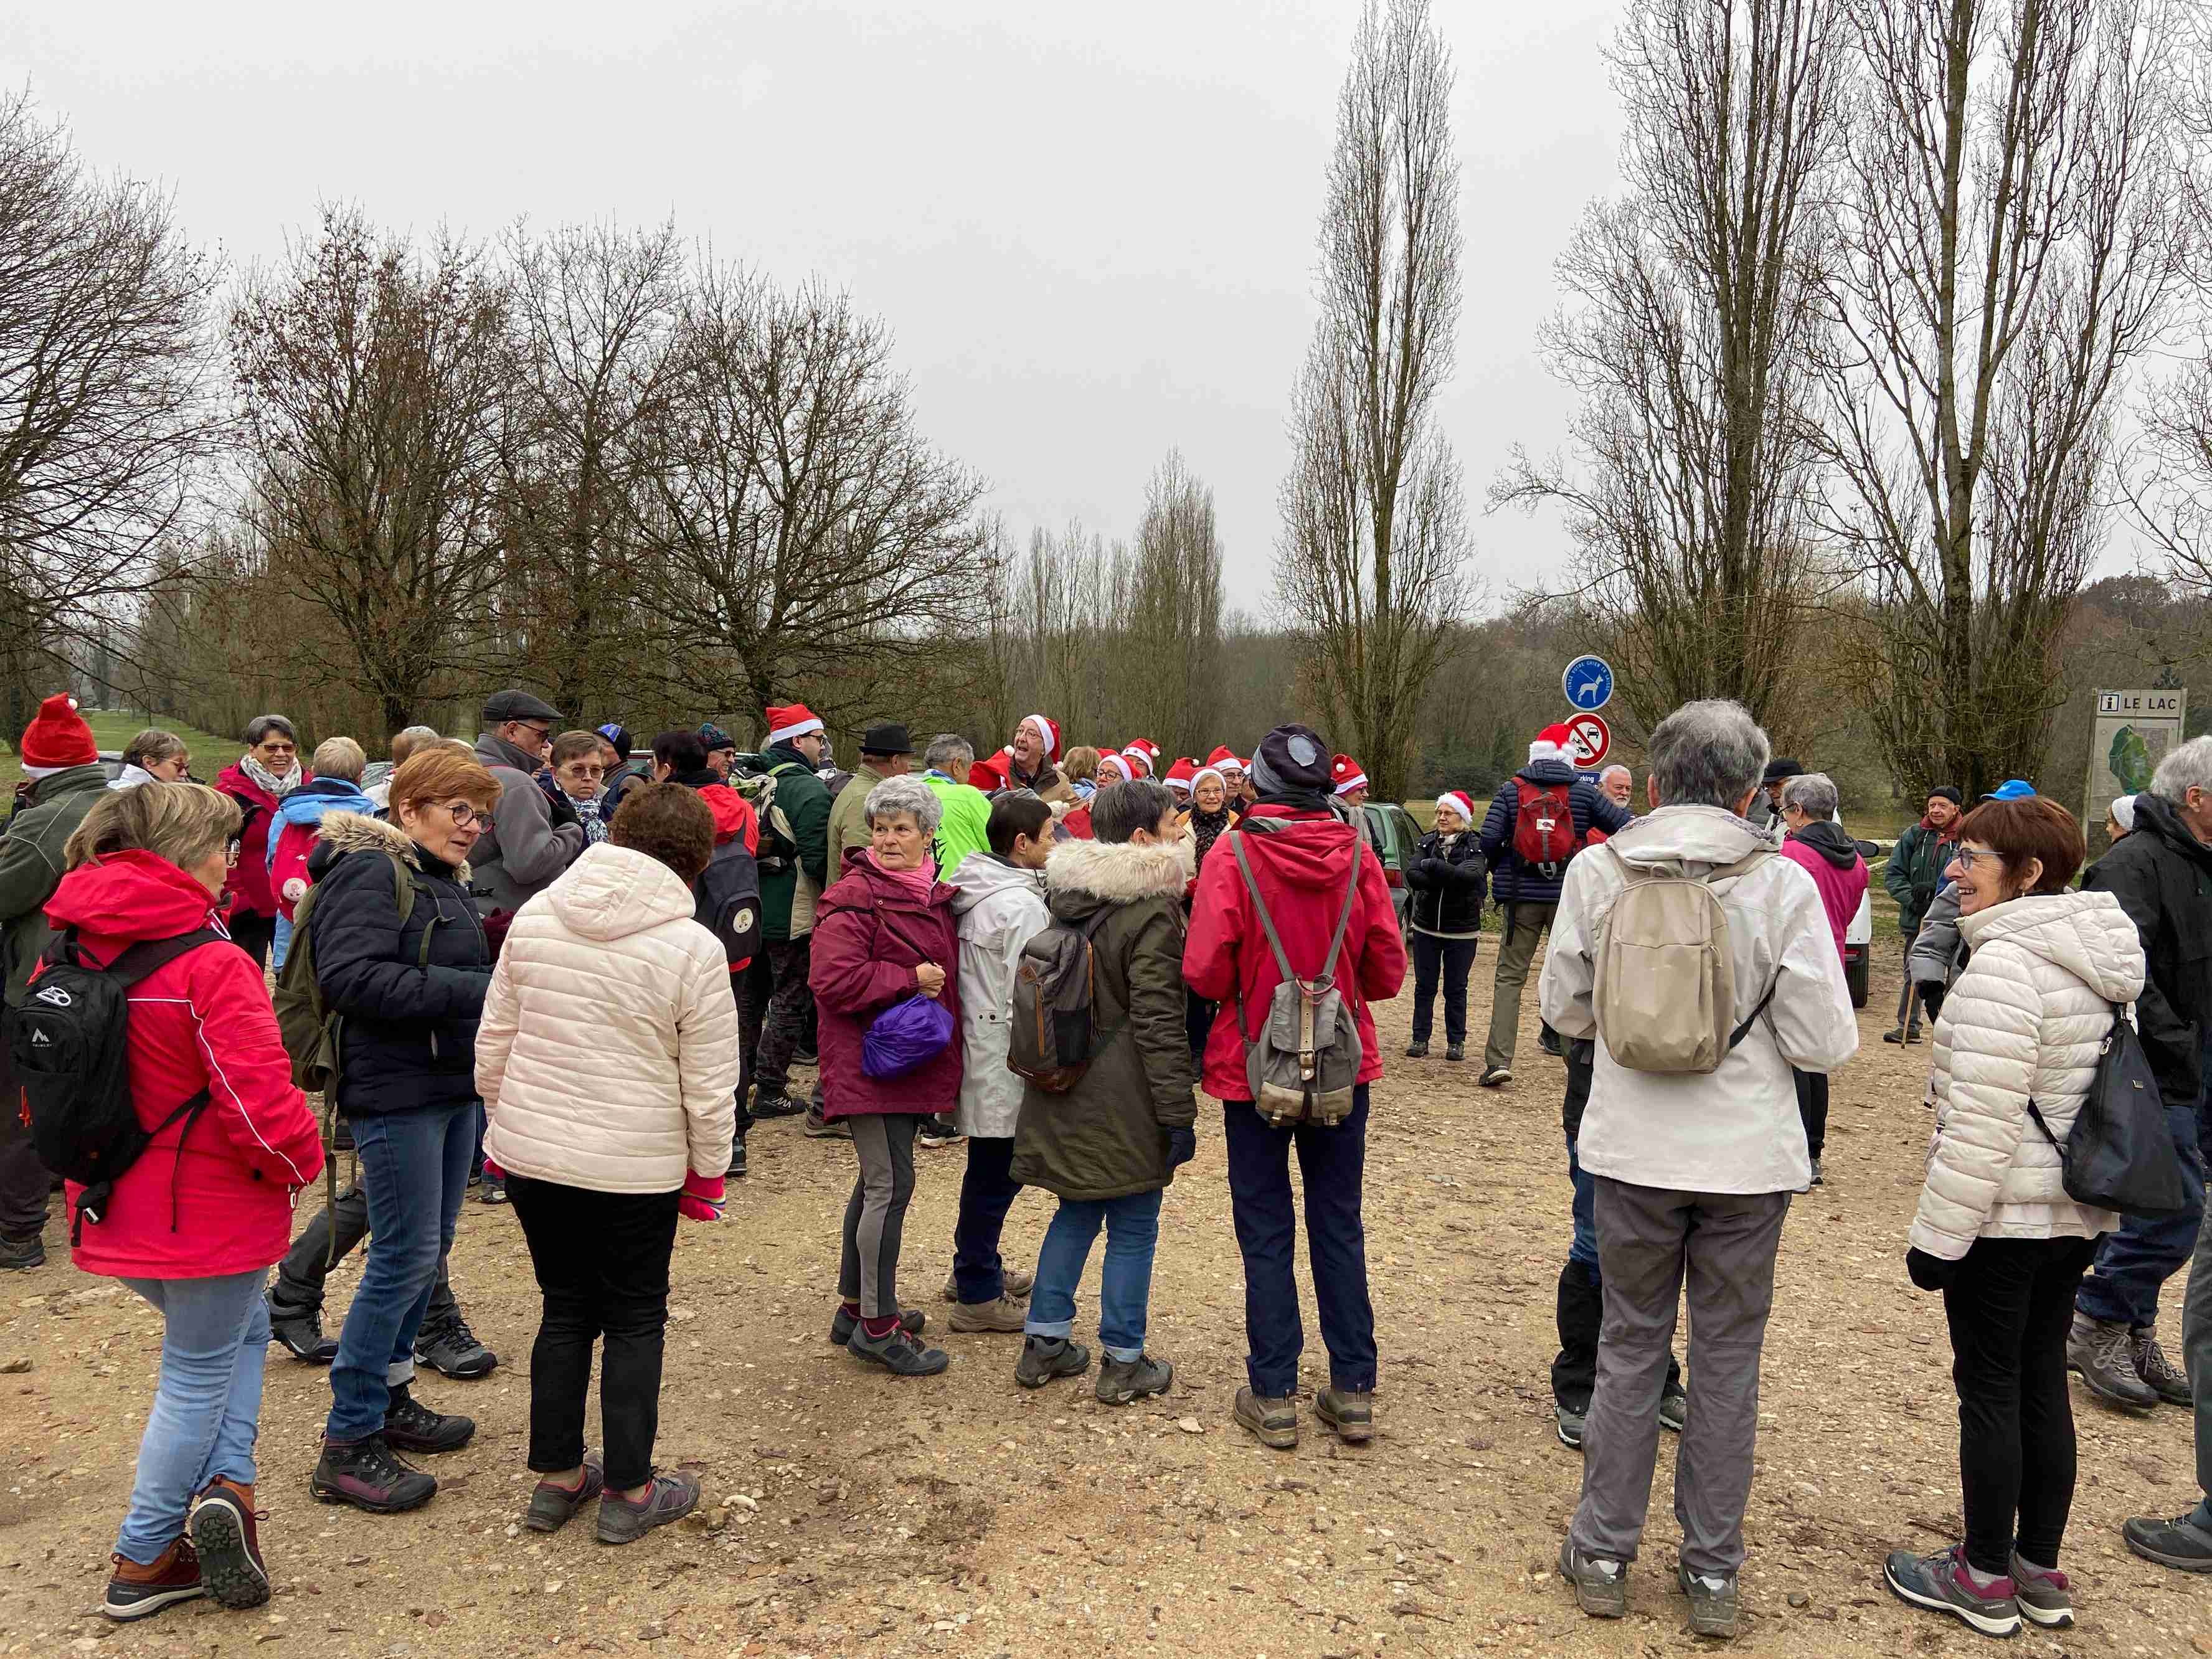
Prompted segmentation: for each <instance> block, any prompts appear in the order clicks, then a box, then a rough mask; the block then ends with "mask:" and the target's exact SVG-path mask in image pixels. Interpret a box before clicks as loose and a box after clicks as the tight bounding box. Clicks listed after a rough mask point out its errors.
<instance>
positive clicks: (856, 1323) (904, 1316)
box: [829, 1302, 929, 1348]
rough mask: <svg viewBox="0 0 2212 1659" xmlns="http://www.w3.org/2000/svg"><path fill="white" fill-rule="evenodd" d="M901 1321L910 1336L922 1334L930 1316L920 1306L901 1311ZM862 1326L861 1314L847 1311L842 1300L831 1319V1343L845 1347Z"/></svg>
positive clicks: (834, 1345)
mask: <svg viewBox="0 0 2212 1659" xmlns="http://www.w3.org/2000/svg"><path fill="white" fill-rule="evenodd" d="M899 1323H900V1324H901V1325H902V1326H903V1327H904V1328H905V1329H906V1333H907V1334H908V1336H920V1335H921V1329H922V1327H923V1326H925V1325H927V1324H928V1323H929V1316H928V1315H927V1314H926V1313H924V1312H922V1310H921V1309H919V1308H905V1309H902V1310H900V1312H899ZM859 1329H860V1316H859V1315H858V1314H853V1313H848V1312H846V1310H845V1304H843V1303H842V1302H840V1303H839V1304H837V1311H836V1314H835V1315H834V1316H832V1317H831V1318H830V1321H829V1341H830V1345H831V1346H833V1347H839V1348H842V1347H843V1346H845V1345H846V1344H847V1343H848V1342H850V1341H851V1340H853V1333H854V1331H857V1330H859Z"/></svg>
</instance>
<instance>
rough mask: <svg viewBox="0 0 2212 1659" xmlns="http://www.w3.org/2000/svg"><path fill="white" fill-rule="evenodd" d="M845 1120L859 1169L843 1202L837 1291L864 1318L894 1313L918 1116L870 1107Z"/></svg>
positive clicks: (911, 1188)
mask: <svg viewBox="0 0 2212 1659" xmlns="http://www.w3.org/2000/svg"><path fill="white" fill-rule="evenodd" d="M845 1121H846V1122H848V1123H849V1124H851V1125H852V1126H853V1150H854V1152H858V1153H859V1154H860V1177H859V1179H857V1180H855V1181H854V1182H853V1196H852V1197H851V1198H850V1199H848V1200H846V1203H845V1249H844V1254H843V1255H842V1258H841V1259H840V1260H839V1261H838V1264H837V1294H838V1296H839V1297H840V1298H841V1299H842V1300H844V1301H847V1302H857V1303H859V1304H860V1317H861V1318H863V1319H896V1318H897V1317H898V1316H899V1313H900V1311H901V1310H900V1308H899V1301H898V1259H899V1246H900V1244H901V1243H903V1242H904V1239H905V1237H906V1206H907V1204H908V1200H911V1199H912V1198H913V1197H914V1132H915V1130H916V1129H918V1128H920V1127H921V1119H920V1118H919V1117H917V1116H915V1115H914V1114H913V1113H911V1112H871V1113H867V1114H865V1115H861V1116H860V1117H848V1118H847V1119H846V1120H845Z"/></svg>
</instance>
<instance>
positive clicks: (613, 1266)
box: [507, 1175, 683, 1492]
mask: <svg viewBox="0 0 2212 1659" xmlns="http://www.w3.org/2000/svg"><path fill="white" fill-rule="evenodd" d="M682 1196H683V1194H682V1193H681V1192H680V1191H678V1192H668V1193H596V1192H592V1191H590V1190H588V1189H586V1188H582V1187H563V1186H560V1185H558V1184H556V1182H550V1181H533V1180H531V1179H529V1178H527V1177H526V1176H518V1175H510V1176H507V1200H508V1202H510V1203H512V1204H513V1206H514V1218H515V1219H516V1220H517V1221H519V1222H520V1223H521V1224H522V1236H523V1237H524V1239H525V1240H526V1241H527V1242H528V1243H529V1245H530V1264H531V1266H532V1267H533V1268H535V1269H536V1271H537V1273H538V1290H539V1291H541V1292H543V1294H544V1300H545V1311H544V1316H543V1317H542V1318H541V1319H540V1320H539V1321H538V1340H537V1341H536V1342H535V1343H534V1344H532V1347H531V1350H530V1467H531V1468H533V1469H535V1470H537V1471H538V1473H539V1474H560V1473H562V1471H565V1470H568V1469H573V1468H575V1467H576V1466H577V1465H578V1464H579V1463H581V1462H583V1461H584V1403H585V1395H586V1394H588V1393H589V1392H590V1390H591V1385H592V1342H593V1341H594V1340H601V1339H604V1341H603V1346H602V1350H601V1352H600V1356H599V1424H600V1427H601V1428H602V1429H603V1430H604V1431H605V1437H606V1438H605V1445H606V1453H605V1456H606V1470H607V1489H608V1490H609V1491H610V1492H627V1491H628V1490H629V1489H630V1488H631V1487H633V1486H643V1485H644V1484H645V1483H646V1482H647V1480H651V1479H652V1478H653V1436H654V1435H655V1434H657V1433H658V1432H659V1428H660V1362H661V1354H662V1350H663V1348H664V1346H665V1339H666V1336H667V1333H668V1261H669V1258H670V1257H671V1255H674V1254H675V1250H676V1202H677V1200H678V1199H679V1198H681V1197H682Z"/></svg>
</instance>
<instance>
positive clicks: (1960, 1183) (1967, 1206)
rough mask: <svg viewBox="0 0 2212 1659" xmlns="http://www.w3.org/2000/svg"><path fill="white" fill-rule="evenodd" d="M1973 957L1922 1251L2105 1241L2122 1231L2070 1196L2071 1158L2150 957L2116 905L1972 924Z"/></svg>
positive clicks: (2101, 896) (2046, 898) (2087, 899)
mask: <svg viewBox="0 0 2212 1659" xmlns="http://www.w3.org/2000/svg"><path fill="white" fill-rule="evenodd" d="M1959 931H1960V933H1962V934H1964V935H1965V937H1966V943H1967V945H1968V946H1969V947H1970V948H1971V949H1972V952H1973V954H1972V957H1969V958H1968V960H1967V963H1966V971H1965V972H1964V973H1962V974H1960V975H1959V981H1958V983H1957V984H1955V985H1954V986H1953V987H1951V994H1950V995H1949V996H1948V997H1946V998H1945V999H1944V1000H1943V1013H1942V1018H1939V1019H1938V1020H1937V1021H1936V1067H1935V1072H1934V1074H1933V1076H1932V1078H1931V1079H1930V1082H1931V1085H1932V1088H1933V1091H1934V1094H1935V1097H1936V1134H1935V1138H1934V1139H1932V1140H1931V1141H1930V1142H1929V1147H1928V1179H1927V1182H1926V1184H1925V1185H1924V1186H1923V1187H1922V1188H1921V1189H1920V1208H1919V1212H1918V1213H1917V1214H1916V1215H1915V1216H1914V1217H1913V1220H1912V1232H1911V1244H1912V1248H1913V1249H1917V1250H1924V1251H1926V1252H1927V1253H1928V1254H1929V1255H1932V1256H1936V1257H1940V1258H1941V1259H1942V1260H1943V1261H1957V1260H1958V1259H1959V1258H1960V1256H1963V1255H1966V1252H1967V1251H1968V1250H1969V1249H1972V1247H1973V1243H1974V1241H1975V1240H1976V1239H1977V1238H2094V1237H2096V1236H2097V1235H2098V1234H2099V1233H2101V1232H2108V1231H2111V1230H2112V1228H2114V1227H2116V1226H2118V1225H2119V1218H2118V1216H2116V1215H2113V1214H2112V1213H2111V1212H2109V1211H2106V1210H2093V1209H2089V1208H2087V1206H2083V1205H2080V1204H2076V1203H2075V1201H2074V1200H2072V1199H2070V1198H2069V1197H2068V1196H2067V1195H2066V1188H2065V1184H2064V1182H2063V1179H2062V1176H2061V1164H2060V1161H2059V1156H2058V1149H2057V1147H2056V1146H2053V1145H2052V1144H2051V1141H2050V1139H2048V1138H2047V1137H2046V1136H2045V1134H2044V1133H2043V1131H2042V1130H2040V1129H2039V1128H2037V1127H2035V1121H2034V1120H2033V1118H2031V1117H2030V1116H2029V1115H2027V1103H2028V1101H2029V1100H2030V1099H2031V1098H2033V1100H2034V1102H2035V1106H2036V1109H2037V1110H2038V1111H2039V1112H2040V1113H2042V1115H2043V1121H2045V1123H2047V1124H2049V1125H2050V1127H2051V1134H2053V1135H2056V1136H2057V1137H2058V1139H2061V1140H2063V1139H2066V1136H2067V1134H2068V1133H2069V1131H2070V1130H2071V1129H2072V1128H2073V1127H2074V1116H2075V1113H2076V1112H2078V1111H2080V1110H2081V1102H2082V1100H2083V1099H2084V1097H2086V1096H2087V1093H2088V1091H2089V1085H2090V1083H2091V1081H2092V1079H2093V1078H2094V1077H2095V1075H2096V1070H2097V1057H2098V1052H2099V1050H2100V1048H2101V1047H2102V1045H2103V1043H2104V1040H2105V1036H2106V1033H2107V1032H2108V1031H2110V1030H2112V1005H2113V1004H2115V1003H2129V1002H2133V1001H2134V1000H2136V995H2137V994H2139V993H2140V992H2141V991H2142V987H2143V951H2142V941H2141V940H2140V939H2137V938H2136V925H2135V923H2133V922H2132V921H2129V920H2128V916H2127V913H2126V912H2125V911H2124V910H2123V909H2121V908H2120V904H2119V901H2118V899H2116V898H2114V897H2113V896H2112V895H2111V894H2110V893H2052V894H2047V895H2040V896H2039V895H2029V896H2027V897H2023V898H2016V899H2010V900H2008V901H2007V902H2004V903H2002V904H1993V905H1991V906H1990V908H1987V909H1986V910H1980V911H1977V912H1976V913H1975V914H1974V915H1971V916H1966V917H1963V918H1962V919H1961V920H1960V923H1959Z"/></svg>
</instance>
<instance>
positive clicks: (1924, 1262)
mask: <svg viewBox="0 0 2212 1659" xmlns="http://www.w3.org/2000/svg"><path fill="white" fill-rule="evenodd" d="M1905 1272H1906V1273H1910V1274H1911V1276H1912V1282H1913V1283H1914V1284H1915V1285H1918V1286H1919V1287H1920V1288H1921V1289H1922V1290H1923V1291H1942V1290H1948V1289H1949V1288H1950V1285H1951V1281H1952V1280H1953V1279H1956V1278H1957V1277H1958V1276H1959V1264H1958V1263H1957V1262H1955V1261H1944V1260H1943V1259H1942V1257H1941V1256H1934V1255H1929V1254H1928V1252H1927V1251H1925V1250H1907V1251H1906V1252H1905Z"/></svg>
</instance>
